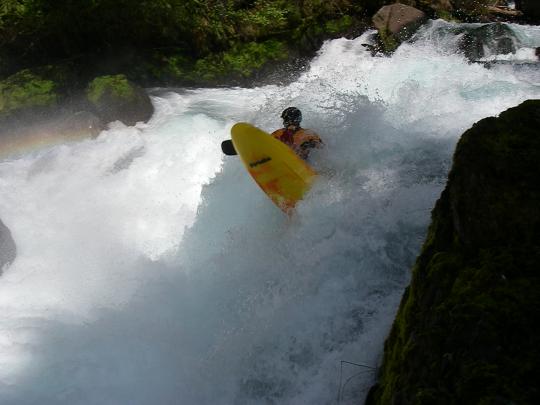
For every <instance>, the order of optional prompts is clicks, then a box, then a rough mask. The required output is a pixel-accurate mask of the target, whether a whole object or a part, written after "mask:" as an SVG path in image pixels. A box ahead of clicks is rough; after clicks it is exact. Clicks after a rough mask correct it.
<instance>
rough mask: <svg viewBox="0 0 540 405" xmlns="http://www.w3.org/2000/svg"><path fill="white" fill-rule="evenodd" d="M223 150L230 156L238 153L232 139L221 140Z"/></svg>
mask: <svg viewBox="0 0 540 405" xmlns="http://www.w3.org/2000/svg"><path fill="white" fill-rule="evenodd" d="M221 150H222V151H223V153H224V154H226V155H228V156H234V155H238V153H237V152H236V149H234V145H233V143H232V140H230V139H227V140H226V141H223V142H221Z"/></svg>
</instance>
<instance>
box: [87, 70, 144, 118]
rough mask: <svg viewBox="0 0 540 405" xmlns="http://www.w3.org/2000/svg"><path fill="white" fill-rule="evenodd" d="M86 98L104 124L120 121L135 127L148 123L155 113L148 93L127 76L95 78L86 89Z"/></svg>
mask: <svg viewBox="0 0 540 405" xmlns="http://www.w3.org/2000/svg"><path fill="white" fill-rule="evenodd" d="M86 97H87V99H88V101H89V103H90V104H91V106H92V107H93V109H94V111H95V113H96V115H97V116H98V117H99V118H100V119H101V120H102V121H103V122H111V121H116V120H119V121H122V122H123V123H124V124H126V125H134V124H135V123H137V122H139V121H143V122H144V121H148V120H149V119H150V117H151V116H152V114H153V113H154V107H153V106H152V102H151V101H150V97H148V94H147V93H146V91H145V90H144V89H143V88H141V87H140V86H137V85H136V84H134V83H132V82H131V81H129V80H128V79H127V78H126V76H125V75H113V76H100V77H97V78H95V79H94V80H93V81H92V82H91V83H90V84H89V85H88V87H87V89H86Z"/></svg>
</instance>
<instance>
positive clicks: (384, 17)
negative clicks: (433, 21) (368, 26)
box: [373, 3, 427, 52]
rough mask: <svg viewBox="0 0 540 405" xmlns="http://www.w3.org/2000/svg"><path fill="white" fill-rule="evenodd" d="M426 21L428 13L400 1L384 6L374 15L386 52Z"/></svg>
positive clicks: (375, 24)
mask: <svg viewBox="0 0 540 405" xmlns="http://www.w3.org/2000/svg"><path fill="white" fill-rule="evenodd" d="M426 21H427V15H426V14H425V13H424V12H422V11H420V10H418V9H416V8H414V7H410V6H407V5H405V4H400V3H394V4H391V5H389V6H384V7H382V8H381V9H380V10H379V11H377V13H376V14H375V15H374V16H373V25H374V26H375V28H377V30H378V32H379V36H380V38H381V41H382V43H383V44H384V49H385V51H386V52H392V51H394V50H395V49H396V48H397V47H398V46H399V44H400V43H401V42H403V41H406V40H407V39H409V38H410V37H411V36H412V35H413V34H414V33H415V32H416V30H417V29H418V28H419V27H420V26H421V25H422V24H423V23H425V22H426Z"/></svg>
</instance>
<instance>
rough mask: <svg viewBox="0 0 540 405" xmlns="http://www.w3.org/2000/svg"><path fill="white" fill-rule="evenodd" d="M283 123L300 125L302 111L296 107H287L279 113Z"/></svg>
mask: <svg viewBox="0 0 540 405" xmlns="http://www.w3.org/2000/svg"><path fill="white" fill-rule="evenodd" d="M281 118H283V123H284V124H285V125H300V122H302V112H301V111H300V110H299V109H298V108H296V107H288V108H286V109H285V110H283V112H282V113H281Z"/></svg>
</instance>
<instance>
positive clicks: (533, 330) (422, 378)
mask: <svg viewBox="0 0 540 405" xmlns="http://www.w3.org/2000/svg"><path fill="white" fill-rule="evenodd" d="M539 127H540V100H530V101H527V102H525V103H523V104H521V105H520V106H518V107H515V108H511V109H509V110H507V111H506V112H504V113H502V114H501V115H500V116H499V117H498V118H486V119H484V120H481V121H480V122H478V123H477V124H475V125H474V126H473V127H472V128H471V129H469V130H468V131H466V132H465V133H464V134H463V136H462V138H461V140H460V141H459V143H458V145H457V148H456V152H455V155H454V163H453V167H452V170H451V172H450V174H449V179H448V183H447V186H446V188H445V190H444V191H443V193H442V195H441V197H440V199H439V200H438V201H437V204H436V206H435V208H434V210H433V212H432V223H431V226H430V228H429V231H428V236H427V239H426V241H425V243H424V246H423V250H422V252H421V255H420V256H419V257H418V259H417V262H416V264H415V266H414V269H413V277H412V281H411V284H410V286H409V287H408V288H407V289H406V291H405V294H404V296H403V298H402V301H401V305H400V308H399V311H398V314H397V317H396V319H395V321H394V324H393V326H392V330H391V332H390V335H389V337H388V339H387V341H386V343H385V351H384V360H383V364H382V367H381V370H380V375H379V382H378V384H377V385H376V386H375V387H373V388H372V390H371V391H370V393H369V395H368V398H367V404H369V405H372V404H392V403H394V404H434V403H437V404H533V403H539V402H540V389H539V387H538V381H537V376H538V375H540V338H539V336H540V322H539V321H540V272H539V266H538V263H540V181H538V179H539V178H540V164H539V162H540V133H539V132H538V128H539Z"/></svg>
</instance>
